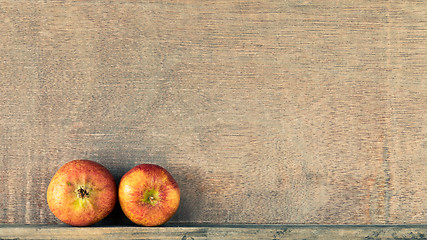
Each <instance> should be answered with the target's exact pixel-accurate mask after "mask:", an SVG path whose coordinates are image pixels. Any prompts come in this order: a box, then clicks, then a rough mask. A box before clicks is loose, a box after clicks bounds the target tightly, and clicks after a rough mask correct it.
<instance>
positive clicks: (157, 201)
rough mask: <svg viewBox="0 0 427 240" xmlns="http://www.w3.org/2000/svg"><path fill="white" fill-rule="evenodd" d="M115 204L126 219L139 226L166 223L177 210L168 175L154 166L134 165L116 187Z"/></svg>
mask: <svg viewBox="0 0 427 240" xmlns="http://www.w3.org/2000/svg"><path fill="white" fill-rule="evenodd" d="M118 194H119V203H120V207H121V208H122V210H123V212H124V214H125V215H126V217H128V218H129V220H131V221H132V222H134V223H135V224H138V225H142V226H159V225H162V224H164V223H166V222H167V221H168V220H169V219H170V218H171V217H172V216H173V215H174V214H175V212H176V211H177V210H178V206H179V202H180V190H179V187H178V184H177V182H176V181H175V179H174V178H173V177H172V175H171V174H170V173H169V172H168V171H167V170H166V169H164V168H163V167H160V166H158V165H155V164H141V165H138V166H135V167H134V168H132V169H131V170H129V171H128V172H127V173H126V174H125V175H123V177H122V179H121V180H120V184H119V193H118Z"/></svg>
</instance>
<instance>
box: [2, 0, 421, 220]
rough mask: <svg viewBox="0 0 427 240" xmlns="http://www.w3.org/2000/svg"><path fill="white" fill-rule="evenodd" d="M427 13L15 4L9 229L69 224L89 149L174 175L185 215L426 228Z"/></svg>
mask: <svg viewBox="0 0 427 240" xmlns="http://www.w3.org/2000/svg"><path fill="white" fill-rule="evenodd" d="M426 13H427V3H426V1H416V0H414V1H393V0H390V1H381V0H380V1H368V0H361V1H350V0H339V1H320V0H318V1H315V0H313V1H310V0H307V1H306V0H240V1H237V0H203V1H202V0H174V1H173V0H150V1H145V0H138V1H137V0H117V1H107V0H95V1H71V0H35V1H26V0H0V33H1V34H0V89H1V93H0V159H1V166H0V181H1V184H0V191H1V197H0V223H7V224H10V223H12V224H15V223H17V224H22V223H25V224H44V223H58V222H59V221H58V220H57V219H56V218H55V217H54V216H53V215H52V214H51V213H50V211H49V208H48V206H47V203H46V200H45V192H46V188H47V185H48V183H49V181H50V179H51V177H52V176H53V174H54V173H55V172H56V170H57V169H58V168H59V167H60V166H61V165H63V164H65V163H66V162H68V161H70V160H73V159H81V158H84V159H91V160H94V161H97V162H99V163H101V164H103V165H104V166H106V167H107V168H108V169H110V170H111V172H112V173H113V175H114V176H115V178H116V180H117V181H119V179H120V177H121V176H122V175H123V174H124V173H125V172H126V171H128V170H129V169H130V168H132V167H133V166H135V165H137V164H140V163H147V162H148V163H156V164H159V165H162V166H164V167H165V168H167V169H168V170H169V171H170V172H171V173H172V175H173V176H174V177H175V178H176V179H177V181H178V183H179V185H180V187H181V190H182V202H181V206H180V209H179V211H178V213H177V214H176V215H175V217H174V218H173V219H172V220H171V222H174V223H212V224H227V223H236V224H238V223H259V224H264V223H266V224H275V223H280V224H287V223H302V224H313V223H316V224H317V223H320V224H426V223H427V200H426V199H427V174H426V172H427V159H426V153H427V127H426V126H427V112H426V111H427V56H426V52H427V47H426V46H427V41H426V40H427V17H426ZM104 223H107V224H108V223H111V224H127V222H126V219H125V218H124V217H123V215H122V213H121V212H120V210H119V209H117V210H116V211H115V212H114V213H113V214H112V215H111V216H109V218H108V219H106V220H105V221H104Z"/></svg>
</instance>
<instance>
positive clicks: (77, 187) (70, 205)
mask: <svg viewBox="0 0 427 240" xmlns="http://www.w3.org/2000/svg"><path fill="white" fill-rule="evenodd" d="M116 202H117V185H116V182H115V181H114V177H113V175H111V173H110V172H109V171H108V170H107V169H106V168H105V167H104V166H102V165H101V164H99V163H96V162H93V161H90V160H73V161H70V162H68V163H66V164H64V165H63V166H62V167H61V168H59V170H58V171H57V172H56V173H55V175H54V176H53V178H52V180H51V181H50V183H49V186H48V189H47V203H48V205H49V208H50V210H51V211H52V213H53V214H54V215H55V216H56V217H57V218H58V219H59V220H61V221H62V222H64V223H66V224H69V225H71V226H89V225H92V224H95V223H97V222H99V221H101V220H102V219H104V218H105V217H106V216H108V214H110V213H111V212H112V211H113V209H114V206H115V204H116Z"/></svg>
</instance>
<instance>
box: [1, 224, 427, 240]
mask: <svg viewBox="0 0 427 240" xmlns="http://www.w3.org/2000/svg"><path fill="white" fill-rule="evenodd" d="M426 235H427V227H426V226H425V225H411V226H400V225H399V226H396V225H395V226H390V225H389V226H384V225H381V226H379V225H371V226H366V225H365V226H362V225H357V226H343V225H339V226H334V225H332V226H331V225H328V226H325V225H323V226H322V225H201V226H173V225H171V226H164V227H154V228H147V227H134V226H133V227H130V226H127V227H110V226H109V227H106V226H98V227H96V228H82V227H80V228H75V227H66V226H63V225H55V226H52V225H31V226H29V225H26V226H21V225H3V226H0V238H1V239H101V238H102V239H180V240H190V239H191V240H196V239H258V240H261V239H269V240H271V239H273V240H280V239H294V240H297V239H301V240H303V239H318V240H322V239H325V240H326V239H327V240H329V239H345V240H352V239H396V240H397V239H399V240H401V239H425V237H426Z"/></svg>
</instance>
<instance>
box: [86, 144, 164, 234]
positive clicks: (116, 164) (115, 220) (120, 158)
mask: <svg viewBox="0 0 427 240" xmlns="http://www.w3.org/2000/svg"><path fill="white" fill-rule="evenodd" d="M90 159H91V160H93V161H96V162H98V163H100V164H102V165H104V166H105V167H106V168H107V169H108V170H109V171H110V172H111V174H112V175H113V177H114V180H115V182H116V186H117V188H118V186H119V183H120V180H121V178H122V176H123V175H124V174H125V173H126V172H127V171H129V170H130V169H132V168H133V167H135V166H136V165H139V164H142V163H155V164H158V165H164V157H162V156H161V155H152V154H149V153H148V152H146V151H138V150H133V149H132V150H127V149H120V150H119V151H118V150H117V149H115V150H114V149H111V150H103V151H98V152H93V153H92V154H91V156H90ZM110 225H114V226H117V225H119V226H123V225H124V226H128V225H130V226H132V225H135V226H136V224H134V223H133V222H131V221H130V220H129V219H128V218H127V217H126V215H125V214H124V213H123V211H122V209H121V207H120V204H119V201H118V200H117V202H116V206H115V207H114V209H113V211H112V212H111V213H110V214H109V215H108V216H107V217H106V218H105V219H103V220H102V221H100V222H99V223H97V224H95V225H94V226H110Z"/></svg>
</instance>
